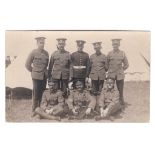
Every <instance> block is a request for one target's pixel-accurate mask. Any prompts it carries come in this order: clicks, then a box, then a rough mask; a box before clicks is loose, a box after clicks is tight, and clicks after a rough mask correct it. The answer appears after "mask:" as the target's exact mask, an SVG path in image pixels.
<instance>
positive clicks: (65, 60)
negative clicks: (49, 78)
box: [61, 58, 69, 66]
mask: <svg viewBox="0 0 155 155" xmlns="http://www.w3.org/2000/svg"><path fill="white" fill-rule="evenodd" d="M68 62H69V60H68V58H64V59H63V60H62V61H61V63H62V64H63V65H64V66H66V65H68Z"/></svg>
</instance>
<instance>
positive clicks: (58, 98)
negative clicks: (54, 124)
mask: <svg viewBox="0 0 155 155" xmlns="http://www.w3.org/2000/svg"><path fill="white" fill-rule="evenodd" d="M48 85H49V89H48V90H45V91H44V93H43V96H42V101H41V107H38V108H36V110H35V112H36V113H37V114H38V115H39V116H40V117H41V118H45V119H56V120H60V117H61V116H62V115H63V113H64V97H63V95H62V92H61V91H60V90H57V85H56V83H55V81H54V80H53V81H49V82H48Z"/></svg>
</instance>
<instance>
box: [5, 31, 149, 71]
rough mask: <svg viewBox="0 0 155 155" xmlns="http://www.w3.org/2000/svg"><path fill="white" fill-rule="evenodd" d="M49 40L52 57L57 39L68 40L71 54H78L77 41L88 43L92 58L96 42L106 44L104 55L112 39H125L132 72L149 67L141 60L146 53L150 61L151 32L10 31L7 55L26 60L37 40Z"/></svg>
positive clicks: (7, 40)
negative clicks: (41, 38) (41, 37)
mask: <svg viewBox="0 0 155 155" xmlns="http://www.w3.org/2000/svg"><path fill="white" fill-rule="evenodd" d="M38 36H44V37H46V38H47V39H46V42H45V50H47V51H48V52H49V54H50V55H51V54H52V53H53V52H54V51H55V50H56V45H57V40H56V39H57V38H66V39H67V41H66V47H65V49H66V50H67V51H69V52H70V53H72V52H74V51H76V49H77V47H76V42H75V41H76V40H85V41H86V44H85V47H84V51H85V52H87V53H89V55H91V54H93V53H94V49H93V45H92V43H93V42H97V41H101V42H102V53H104V54H106V55H107V54H108V52H109V51H111V50H112V46H111V39H113V38H121V39H122V41H121V46H120V49H121V50H123V51H124V52H125V54H126V56H127V57H128V60H129V65H130V67H129V69H128V70H127V71H129V72H134V71H135V72H136V71H139V72H143V71H144V72H146V70H148V66H147V65H146V64H145V62H144V60H143V59H142V58H141V56H140V53H142V54H143V55H144V56H145V57H146V58H147V59H148V60H150V32H147V31H6V45H5V46H6V55H10V56H14V55H17V56H21V55H22V57H23V59H24V58H25V60H22V61H24V62H23V63H25V61H26V58H27V56H28V54H29V53H30V52H31V51H32V50H33V49H35V48H36V47H37V46H36V40H35V39H34V38H35V37H38Z"/></svg>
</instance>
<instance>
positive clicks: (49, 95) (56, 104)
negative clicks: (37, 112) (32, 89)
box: [41, 90, 64, 115]
mask: <svg viewBox="0 0 155 155" xmlns="http://www.w3.org/2000/svg"><path fill="white" fill-rule="evenodd" d="M63 106H64V97H63V96H62V92H61V91H57V92H55V93H53V92H50V90H45V91H44V93H43V96H42V101H41V108H42V109H43V110H44V111H46V110H50V109H51V108H52V109H53V115H60V114H62V113H63Z"/></svg>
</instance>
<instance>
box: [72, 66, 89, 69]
mask: <svg viewBox="0 0 155 155" xmlns="http://www.w3.org/2000/svg"><path fill="white" fill-rule="evenodd" d="M73 68H74V69H84V68H86V66H73Z"/></svg>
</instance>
